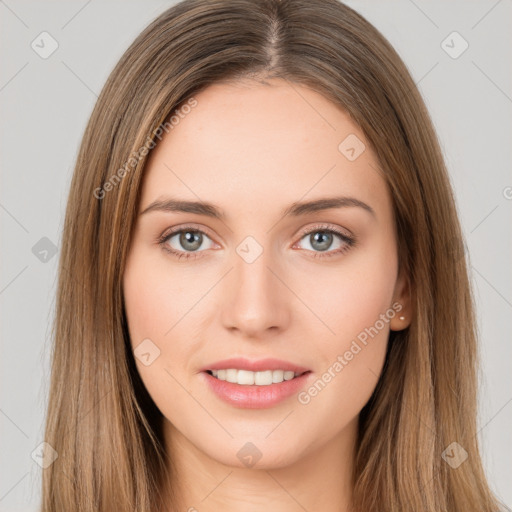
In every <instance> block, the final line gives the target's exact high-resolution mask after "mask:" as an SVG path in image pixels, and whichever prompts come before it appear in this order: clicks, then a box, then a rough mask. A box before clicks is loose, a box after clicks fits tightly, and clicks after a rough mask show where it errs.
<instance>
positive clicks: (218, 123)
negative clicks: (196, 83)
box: [141, 80, 389, 215]
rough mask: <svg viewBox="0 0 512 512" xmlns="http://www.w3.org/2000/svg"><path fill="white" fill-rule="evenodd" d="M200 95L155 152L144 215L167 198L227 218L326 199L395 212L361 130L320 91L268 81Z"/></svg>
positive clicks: (147, 177) (149, 169) (149, 168)
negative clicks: (235, 212)
mask: <svg viewBox="0 0 512 512" xmlns="http://www.w3.org/2000/svg"><path fill="white" fill-rule="evenodd" d="M194 97H195V99H196V101H197V105H196V106H195V107H194V108H191V109H189V110H188V111H187V113H186V114H184V113H182V114H181V116H179V122H178V123H176V124H174V126H173V128H172V130H170V131H169V133H167V134H165V135H164V137H163V138H162V140H161V141H160V142H158V144H157V146H156V147H155V148H154V149H153V150H152V152H151V155H150V158H149V161H148V162H147V165H146V169H145V176H144V183H143V191H142V198H141V209H143V208H144V206H146V205H147V204H148V203H149V202H151V201H154V200H155V199H157V198H158V197H161V196H162V195H165V194H172V195H173V196H176V197H179V198H182V199H188V200H205V201H208V202H212V203H215V204H219V205H221V207H222V209H223V210H225V212H226V214H227V215H229V213H230V210H231V209H235V208H239V207H243V208H246V209H248V210H250V211H251V212H255V211H262V210H263V209H266V208H267V207H271V206H272V207H273V208H274V209H276V211H277V209H279V211H281V210H282V208H283V207H285V206H286V205H288V204H290V203H293V202H295V201H298V200H299V199H301V198H303V199H315V198H317V197H325V196H327V195H328V196H332V195H348V196H356V197H358V198H359V199H361V200H362V201H365V202H373V203H374V204H375V205H376V209H378V208H379V204H380V206H381V207H382V208H386V207H389V197H388V192H387V187H386V184H385V182H384V179H383V177H382V175H381V173H380V171H379V170H378V169H379V163H378V161H377V159H376V158H375V156H374V155H373V153H372V151H371V149H370V147H369V145H368V143H367V141H366V140H365V137H364V135H363V133H362V132H361V130H360V129H359V128H358V126H357V125H356V124H354V123H353V121H352V120H351V118H350V116H349V115H348V114H347V113H346V112H345V111H344V110H343V109H341V108H340V107H339V106H337V105H335V104H334V103H332V102H331V101H329V100H328V99H326V98H325V97H323V96H322V95H320V94H319V93H317V92H315V91H312V90H311V89H308V88H306V87H303V86H300V85H298V84H291V83H290V82H287V81H284V80H271V81H269V82H268V84H260V83H257V82H243V83H242V82H234V83H217V84H214V85H211V86H209V87H208V88H206V89H204V90H203V91H201V92H200V93H199V94H197V95H196V96H194ZM352 148H353V149H354V150H355V153H354V151H352ZM347 150H348V151H349V152H348V153H347ZM354 154H355V156H356V158H355V159H354V158H353V156H354ZM347 155H348V157H347Z"/></svg>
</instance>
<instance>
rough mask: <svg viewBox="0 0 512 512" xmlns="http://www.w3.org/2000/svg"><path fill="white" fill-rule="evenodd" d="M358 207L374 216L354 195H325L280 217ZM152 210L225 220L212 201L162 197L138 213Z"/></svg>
mask: <svg viewBox="0 0 512 512" xmlns="http://www.w3.org/2000/svg"><path fill="white" fill-rule="evenodd" d="M348 207H358V208H362V209H364V210H366V211H367V212H369V213H370V214H371V215H372V216H373V217H376V214H375V210H374V209H373V208H372V207H371V206H370V205H368V204H366V203H365V202H363V201H361V200H359V199H356V198H355V197H345V196H340V197H326V198H321V199H315V200H313V201H303V202H295V203H292V204H291V205H290V206H289V207H287V208H285V209H284V210H283V212H282V213H281V216H282V217H287V216H292V217H299V216H301V215H307V214H309V213H314V212H318V211H323V210H330V209H332V208H348ZM153 211H163V212H183V213H195V214H197V215H204V216H206V217H212V218H215V219H219V220H225V219H226V214H225V213H224V212H223V210H222V209H221V208H219V207H218V206H216V205H215V204H212V203H206V202H204V201H184V200H179V199H173V198H163V199H157V200H156V201H153V202H152V203H151V204H150V205H149V206H147V207H146V208H145V209H144V210H143V211H142V212H141V213H140V215H144V214H146V213H149V212H153Z"/></svg>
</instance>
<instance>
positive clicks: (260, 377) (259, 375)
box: [205, 368, 311, 386]
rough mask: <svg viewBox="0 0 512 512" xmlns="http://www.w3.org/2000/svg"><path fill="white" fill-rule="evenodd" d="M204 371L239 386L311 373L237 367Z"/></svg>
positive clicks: (264, 383)
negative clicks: (255, 370) (241, 368)
mask: <svg viewBox="0 0 512 512" xmlns="http://www.w3.org/2000/svg"><path fill="white" fill-rule="evenodd" d="M205 373H208V374H209V375H211V376H212V377H214V378H215V379H218V380H221V381H225V382H230V383H232V384H238V385H240V386H271V385H272V384H280V383H282V382H284V381H290V380H293V379H296V378H298V377H301V376H302V375H304V374H307V373H311V371H310V370H306V371H299V372H294V371H291V370H280V369H277V370H263V371H257V372H253V371H250V370H240V369H237V368H226V369H221V370H206V372H205Z"/></svg>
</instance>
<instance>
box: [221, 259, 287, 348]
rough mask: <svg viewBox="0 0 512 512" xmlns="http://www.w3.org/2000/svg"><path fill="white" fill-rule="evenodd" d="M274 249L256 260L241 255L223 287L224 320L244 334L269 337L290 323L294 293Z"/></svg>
mask: <svg viewBox="0 0 512 512" xmlns="http://www.w3.org/2000/svg"><path fill="white" fill-rule="evenodd" d="M271 256H272V255H271V254H270V251H268V252H267V251H265V250H264V251H263V253H262V254H261V255H260V256H259V257H258V258H257V259H256V260H255V261H253V262H252V263H248V262H247V261H245V260H244V259H243V258H242V257H240V256H239V255H238V254H236V255H235V257H234V268H233V270H232V271H231V272H230V273H229V276H230V277H229V279H227V280H226V284H225V288H224V289H223V290H222V300H221V304H222V305H221V307H222V313H221V316H222V323H223V325H224V327H225V328H226V329H228V330H230V331H233V332H236V333H238V334H239V335H240V337H245V338H261V339H263V338H265V337H268V336H269V335H276V334H278V333H280V332H282V331H283V330H285V329H286V328H287V326H288V323H289V320H290V316H291V315H290V310H289V308H290V302H291V298H292V293H291V292H290V291H289V289H288V288H287V286H286V285H285V283H284V281H285V278H283V275H282V274H283V272H282V271H280V270H279V266H278V265H277V264H276V263H275V259H274V262H272V257H271Z"/></svg>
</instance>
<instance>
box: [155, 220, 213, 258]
mask: <svg viewBox="0 0 512 512" xmlns="http://www.w3.org/2000/svg"><path fill="white" fill-rule="evenodd" d="M208 240H209V241H210V243H211V244H210V246H208V243H207V241H208ZM158 243H159V244H160V245H161V246H162V249H163V250H164V251H167V252H169V253H171V254H173V255H174V256H177V257H178V259H181V258H185V259H189V258H196V257H198V256H197V255H196V254H195V253H197V252H203V251H202V250H200V249H201V248H202V249H211V248H212V245H213V242H212V240H211V239H210V237H209V236H208V235H207V234H206V233H205V232H204V231H202V230H200V229H198V228H196V227H193V226H185V227H182V228H181V229H179V230H175V231H171V232H170V233H169V232H167V233H165V234H164V235H162V237H160V238H159V240H158ZM205 246H206V247H205Z"/></svg>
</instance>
